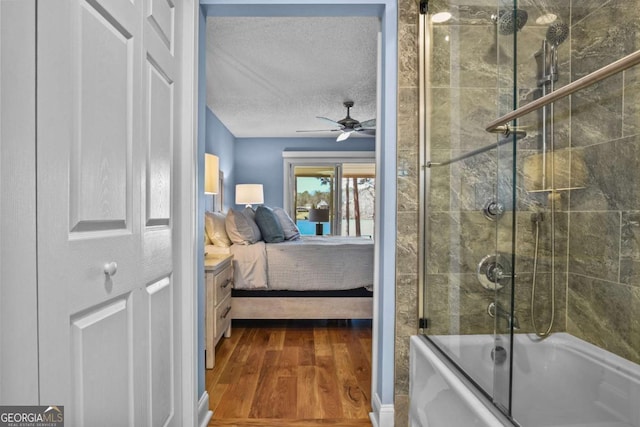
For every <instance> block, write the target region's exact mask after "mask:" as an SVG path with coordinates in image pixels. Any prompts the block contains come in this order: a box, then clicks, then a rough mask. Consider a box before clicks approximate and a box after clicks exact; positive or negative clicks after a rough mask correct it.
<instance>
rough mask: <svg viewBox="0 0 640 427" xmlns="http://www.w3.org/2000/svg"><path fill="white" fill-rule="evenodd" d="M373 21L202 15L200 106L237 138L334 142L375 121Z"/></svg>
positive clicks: (375, 26)
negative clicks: (348, 125)
mask: <svg viewBox="0 0 640 427" xmlns="http://www.w3.org/2000/svg"><path fill="white" fill-rule="evenodd" d="M379 26H380V25H379V21H378V18H375V17H296V18H291V17H267V18H264V17H261V18H253V17H251V18H247V17H241V18H238V17H208V18H207V55H206V64H207V70H206V72H207V105H208V106H209V108H210V109H211V111H213V112H214V113H215V115H216V116H217V117H218V118H219V119H220V121H221V122H222V123H223V124H224V125H225V126H226V127H227V129H229V131H230V132H231V133H232V134H233V135H234V136H235V137H236V138H250V137H334V136H337V135H338V134H339V133H338V132H318V133H316V132H313V133H297V132H296V130H315V129H332V128H335V126H333V125H332V124H331V123H330V122H326V121H323V120H320V119H317V118H316V116H323V117H328V118H330V119H333V120H336V121H337V120H340V119H343V118H344V117H345V116H346V108H345V107H344V106H343V105H342V103H343V102H344V101H354V102H355V105H354V107H353V108H352V109H351V117H352V118H354V119H356V120H359V121H361V122H362V121H365V120H369V119H374V118H375V117H376V63H377V34H378V31H379Z"/></svg>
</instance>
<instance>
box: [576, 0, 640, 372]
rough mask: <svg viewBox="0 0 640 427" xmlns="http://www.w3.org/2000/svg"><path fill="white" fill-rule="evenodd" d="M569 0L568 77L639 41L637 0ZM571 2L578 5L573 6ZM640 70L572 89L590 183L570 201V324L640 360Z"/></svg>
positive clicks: (627, 50)
mask: <svg viewBox="0 0 640 427" xmlns="http://www.w3.org/2000/svg"><path fill="white" fill-rule="evenodd" d="M583 3H584V2H579V1H577V0H573V1H572V16H571V19H572V21H571V24H572V25H571V77H572V79H574V80H575V79H578V78H580V77H582V76H584V75H586V74H587V73H589V72H592V71H594V70H596V69H598V68H600V67H602V66H604V65H607V64H609V63H611V62H613V61H614V60H616V59H619V58H621V57H623V56H625V55H627V54H630V53H632V52H633V51H635V50H636V49H638V48H639V47H640V12H639V10H640V8H639V7H638V6H639V5H640V2H638V1H628V0H609V1H606V2H601V3H593V4H591V8H585V7H584V4H583ZM574 5H575V7H574ZM639 73H640V71H639V70H638V67H635V68H632V69H630V70H627V71H625V72H623V73H622V74H618V75H615V76H612V77H610V78H608V79H606V80H604V81H602V82H600V83H598V84H596V85H594V86H593V87H591V88H589V89H587V90H585V91H582V92H580V93H578V94H575V95H574V96H572V100H571V145H572V147H580V148H581V149H583V151H584V157H585V161H586V164H587V171H588V173H587V183H586V188H585V189H583V190H574V191H572V192H571V195H570V203H569V224H570V225H569V236H568V245H569V253H568V284H569V285H568V286H569V289H568V293H567V313H566V315H567V331H568V332H570V333H572V334H574V335H576V336H578V337H580V338H582V339H585V340H587V341H589V342H591V343H593V344H596V345H598V346H600V347H603V348H605V349H607V350H609V351H611V352H613V353H616V354H618V355H620V356H622V357H625V358H628V359H630V360H632V361H634V362H636V363H640V321H639V320H638V315H637V313H638V312H640V304H639V303H640V274H639V273H640V128H639V125H640V111H639V109H638V105H639V103H638V102H639V101H640V98H639V97H638V95H639V91H640V84H639V83H640V82H639V81H638V76H639Z"/></svg>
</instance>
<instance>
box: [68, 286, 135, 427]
mask: <svg viewBox="0 0 640 427" xmlns="http://www.w3.org/2000/svg"><path fill="white" fill-rule="evenodd" d="M131 305H132V304H131V301H130V297H129V296H128V295H126V296H124V297H123V298H118V299H116V300H115V301H113V302H111V303H109V304H107V305H106V306H103V307H98V308H95V309H91V310H89V311H88V312H85V313H83V314H82V315H78V316H75V317H74V318H73V319H72V323H71V328H72V349H73V350H72V352H73V357H72V364H71V366H72V376H73V385H74V387H73V400H72V403H71V407H69V409H70V410H71V411H73V412H74V413H75V421H76V425H84V426H96V425H103V424H104V423H105V421H106V420H108V422H109V423H111V425H117V426H128V425H134V424H133V413H132V409H133V407H132V405H131V404H130V402H131V401H132V396H131V387H130V385H131V384H132V383H133V381H132V378H131V374H132V372H131V370H132V369H131V368H132V367H131V333H132V324H131V323H132V322H131ZM105 342H108V343H109V346H104V345H103V344H104V343H105ZM123 368H124V369H123ZM98 396H110V398H109V400H108V404H105V401H103V400H100V399H98V398H97V397H98ZM114 408H118V410H117V411H114V410H113V409H114ZM69 412H70V411H69Z"/></svg>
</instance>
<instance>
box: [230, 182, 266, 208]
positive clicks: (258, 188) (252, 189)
mask: <svg viewBox="0 0 640 427" xmlns="http://www.w3.org/2000/svg"><path fill="white" fill-rule="evenodd" d="M262 203H264V193H263V191H262V184H238V185H236V205H258V204H262Z"/></svg>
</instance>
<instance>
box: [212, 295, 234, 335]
mask: <svg viewBox="0 0 640 427" xmlns="http://www.w3.org/2000/svg"><path fill="white" fill-rule="evenodd" d="M230 323H231V294H229V295H227V297H226V298H225V299H224V300H223V301H222V302H221V303H220V304H218V305H217V306H216V311H215V318H214V326H213V327H214V331H215V332H214V334H213V336H214V337H216V338H218V337H220V336H221V335H222V334H223V333H224V332H225V331H226V330H227V328H228V327H229V324H230Z"/></svg>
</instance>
